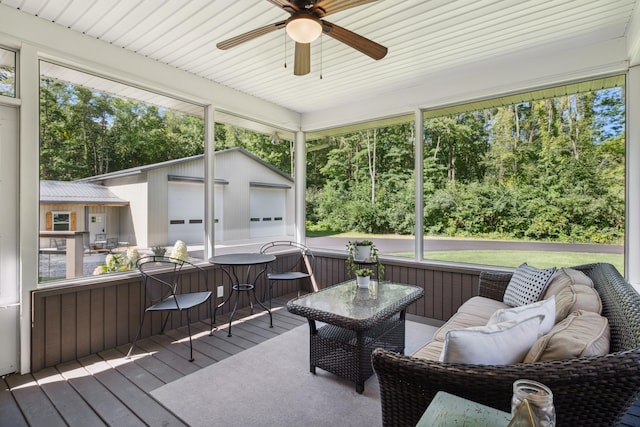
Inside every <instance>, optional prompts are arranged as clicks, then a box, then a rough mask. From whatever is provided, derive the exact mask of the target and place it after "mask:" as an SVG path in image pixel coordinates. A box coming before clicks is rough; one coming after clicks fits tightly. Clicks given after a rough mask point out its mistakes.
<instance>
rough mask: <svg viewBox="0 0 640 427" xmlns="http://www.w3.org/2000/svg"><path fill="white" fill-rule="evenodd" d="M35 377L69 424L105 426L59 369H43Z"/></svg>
mask: <svg viewBox="0 0 640 427" xmlns="http://www.w3.org/2000/svg"><path fill="white" fill-rule="evenodd" d="M33 376H34V378H35V379H36V380H37V381H38V385H39V386H40V388H41V389H42V391H44V392H45V394H46V395H47V397H48V398H49V399H50V400H51V402H52V403H53V405H54V406H55V408H56V410H57V411H58V413H59V414H60V415H61V416H62V418H63V419H64V420H65V422H66V423H67V424H69V425H91V426H100V425H105V424H104V422H103V421H102V420H101V419H100V417H98V416H97V415H96V413H95V412H94V411H93V409H92V408H91V406H89V405H88V404H87V403H86V402H85V401H84V400H83V399H82V397H81V396H80V395H79V394H78V393H76V391H75V390H74V389H73V387H71V385H70V384H69V383H68V382H66V381H65V379H64V377H63V376H62V375H60V373H59V372H58V370H57V369H55V368H47V369H43V370H41V371H39V372H36V373H35V374H34V375H33Z"/></svg>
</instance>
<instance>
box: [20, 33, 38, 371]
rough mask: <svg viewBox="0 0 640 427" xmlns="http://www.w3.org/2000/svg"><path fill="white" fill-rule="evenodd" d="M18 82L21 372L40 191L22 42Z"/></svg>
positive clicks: (33, 52) (34, 107) (33, 71)
mask: <svg viewBox="0 0 640 427" xmlns="http://www.w3.org/2000/svg"><path fill="white" fill-rule="evenodd" d="M19 57H20V61H19V63H20V66H19V68H18V70H19V76H18V82H19V91H18V93H19V97H20V101H21V107H20V148H19V150H20V160H19V162H20V175H19V180H20V181H19V183H16V185H18V186H19V188H20V192H19V199H20V202H19V205H20V207H19V215H20V220H19V230H20V232H19V240H20V247H19V249H18V250H19V254H20V255H19V261H20V271H19V274H20V279H19V280H20V292H21V297H22V298H21V301H20V373H22V374H25V373H27V372H30V371H31V310H32V307H31V291H32V290H35V289H37V287H38V269H37V268H34V265H33V262H34V260H37V259H38V245H39V244H38V240H39V237H38V230H39V228H40V225H39V224H38V213H39V206H40V200H39V194H40V190H39V188H40V176H39V171H40V158H39V153H40V147H39V123H40V119H39V114H40V112H39V103H40V97H39V90H40V72H39V64H38V50H37V49H36V48H35V47H33V46H31V45H27V44H23V45H22V47H21V49H20V53H19Z"/></svg>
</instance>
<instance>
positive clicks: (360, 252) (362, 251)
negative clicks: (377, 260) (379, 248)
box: [353, 245, 371, 261]
mask: <svg viewBox="0 0 640 427" xmlns="http://www.w3.org/2000/svg"><path fill="white" fill-rule="evenodd" d="M369 258H371V246H370V245H367V246H356V247H355V248H354V249H353V259H354V260H355V261H365V260H367V259H369Z"/></svg>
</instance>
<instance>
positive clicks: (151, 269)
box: [136, 255, 184, 305]
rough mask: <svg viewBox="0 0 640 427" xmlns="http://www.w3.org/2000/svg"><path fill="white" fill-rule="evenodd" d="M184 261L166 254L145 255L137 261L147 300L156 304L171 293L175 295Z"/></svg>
mask: <svg viewBox="0 0 640 427" xmlns="http://www.w3.org/2000/svg"><path fill="white" fill-rule="evenodd" d="M183 265H184V261H181V260H178V259H175V258H169V257H164V256H155V255H151V256H145V257H142V258H139V259H138V260H137V261H136V267H137V268H138V271H140V273H141V274H142V277H143V282H144V288H145V295H146V300H147V302H148V303H149V305H153V304H156V303H158V302H160V301H162V300H163V299H165V298H167V297H168V296H169V295H175V294H176V289H177V288H178V281H179V280H180V274H179V273H180V271H181V270H182V266H183Z"/></svg>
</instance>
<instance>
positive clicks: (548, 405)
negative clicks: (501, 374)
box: [511, 379, 556, 427]
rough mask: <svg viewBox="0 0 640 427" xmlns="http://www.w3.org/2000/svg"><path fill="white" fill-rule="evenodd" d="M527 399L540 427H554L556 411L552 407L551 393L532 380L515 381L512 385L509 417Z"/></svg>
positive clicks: (542, 385) (544, 386) (547, 388)
mask: <svg viewBox="0 0 640 427" xmlns="http://www.w3.org/2000/svg"><path fill="white" fill-rule="evenodd" d="M524 399H527V401H528V402H529V406H530V407H531V411H532V412H533V415H534V416H535V417H536V418H537V420H538V421H539V423H540V424H539V425H540V426H541V427H555V425H556V409H555V407H554V406H553V393H551V390H549V387H547V386H546V385H544V384H541V383H539V382H537V381H532V380H525V379H521V380H516V381H515V382H514V383H513V398H512V399H511V416H514V415H515V414H516V411H517V410H518V408H519V407H520V405H521V404H522V401H523V400H524Z"/></svg>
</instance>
